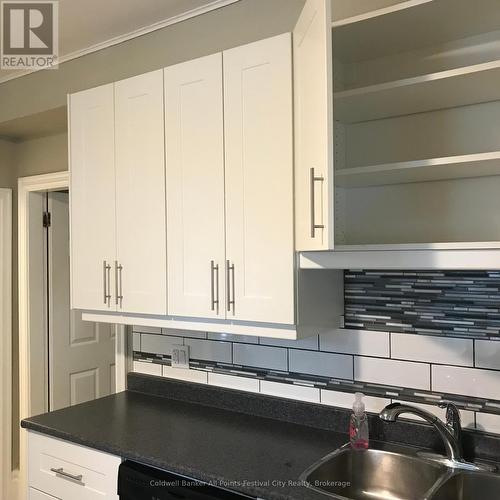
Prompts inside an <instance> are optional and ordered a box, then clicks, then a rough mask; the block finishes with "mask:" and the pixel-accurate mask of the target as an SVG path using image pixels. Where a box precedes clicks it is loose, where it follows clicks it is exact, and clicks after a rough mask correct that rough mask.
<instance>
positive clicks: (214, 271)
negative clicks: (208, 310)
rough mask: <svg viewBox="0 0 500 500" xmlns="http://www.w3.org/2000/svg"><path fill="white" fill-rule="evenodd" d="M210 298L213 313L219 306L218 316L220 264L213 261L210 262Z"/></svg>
mask: <svg viewBox="0 0 500 500" xmlns="http://www.w3.org/2000/svg"><path fill="white" fill-rule="evenodd" d="M210 296H211V303H212V311H215V308H216V306H217V314H219V264H216V263H215V262H214V261H213V260H212V261H210Z"/></svg>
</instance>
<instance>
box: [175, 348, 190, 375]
mask: <svg viewBox="0 0 500 500" xmlns="http://www.w3.org/2000/svg"><path fill="white" fill-rule="evenodd" d="M172 368H184V369H186V368H189V346H188V345H173V346H172Z"/></svg>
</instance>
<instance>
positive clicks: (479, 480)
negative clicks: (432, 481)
mask: <svg viewBox="0 0 500 500" xmlns="http://www.w3.org/2000/svg"><path fill="white" fill-rule="evenodd" d="M432 498H433V500H476V499H481V500H498V499H499V498H500V476H497V475H494V474H482V473H471V472H459V473H457V474H455V475H453V476H451V477H450V478H449V479H448V480H447V481H445V482H444V483H443V484H442V485H441V486H440V487H439V488H438V489H437V490H436V493H435V494H434V495H433V497H432Z"/></svg>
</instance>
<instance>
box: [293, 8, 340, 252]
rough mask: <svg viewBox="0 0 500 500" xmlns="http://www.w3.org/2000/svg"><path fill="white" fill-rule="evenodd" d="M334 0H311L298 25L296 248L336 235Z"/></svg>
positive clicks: (319, 245) (325, 245) (322, 245)
mask: <svg viewBox="0 0 500 500" xmlns="http://www.w3.org/2000/svg"><path fill="white" fill-rule="evenodd" d="M330 10H331V3H330V1H329V0H328V1H325V0H307V2H306V4H305V6H304V9H303V10H302V13H301V15H300V18H299V20H298V22H297V24H296V26H295V29H294V31H293V81H294V114H295V116H294V123H295V137H294V139H295V231H296V249H297V250H328V249H331V248H333V239H334V228H333V223H334V208H333V206H334V199H333V197H334V187H333V186H334V180H333V108H332V101H333V84H332V80H333V73H332V33H331V12H330Z"/></svg>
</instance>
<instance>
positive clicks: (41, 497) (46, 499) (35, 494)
mask: <svg viewBox="0 0 500 500" xmlns="http://www.w3.org/2000/svg"><path fill="white" fill-rule="evenodd" d="M28 500H59V499H58V498H56V497H53V496H51V495H47V494H46V493H43V492H41V491H38V490H35V488H30V489H29V493H28Z"/></svg>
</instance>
